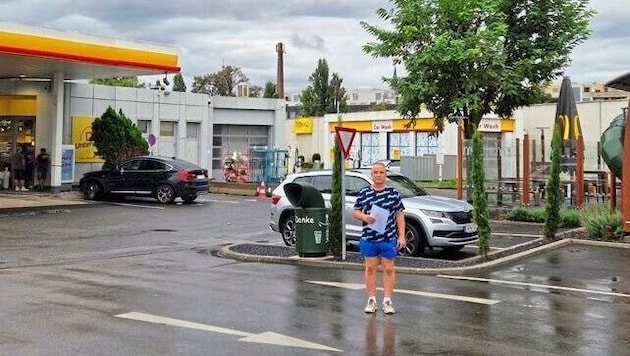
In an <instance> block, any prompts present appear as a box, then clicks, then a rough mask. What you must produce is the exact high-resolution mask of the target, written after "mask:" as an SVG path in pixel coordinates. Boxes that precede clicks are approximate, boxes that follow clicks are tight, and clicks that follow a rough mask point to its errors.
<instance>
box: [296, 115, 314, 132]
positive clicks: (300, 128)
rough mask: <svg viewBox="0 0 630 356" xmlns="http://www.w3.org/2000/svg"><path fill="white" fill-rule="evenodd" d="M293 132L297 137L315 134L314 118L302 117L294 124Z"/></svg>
mask: <svg viewBox="0 0 630 356" xmlns="http://www.w3.org/2000/svg"><path fill="white" fill-rule="evenodd" d="M293 132H295V134H296V135H304V134H311V133H313V118H312V117H301V118H298V119H295V121H294V122H293Z"/></svg>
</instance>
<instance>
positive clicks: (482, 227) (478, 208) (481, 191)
mask: <svg viewBox="0 0 630 356" xmlns="http://www.w3.org/2000/svg"><path fill="white" fill-rule="evenodd" d="M485 177H486V175H485V170H484V167H483V135H482V134H481V132H480V131H479V130H475V133H474V134H473V137H472V180H473V219H474V220H475V223H476V224H477V229H478V230H477V231H478V235H479V243H478V247H479V254H480V255H482V256H483V257H488V252H489V251H490V232H491V231H490V218H489V216H488V198H487V197H486V189H485V187H484V182H485V179H486V178H485Z"/></svg>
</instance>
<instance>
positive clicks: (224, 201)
mask: <svg viewBox="0 0 630 356" xmlns="http://www.w3.org/2000/svg"><path fill="white" fill-rule="evenodd" d="M202 201H210V202H213V203H227V204H238V203H239V202H237V201H234V200H218V199H203V200H202Z"/></svg>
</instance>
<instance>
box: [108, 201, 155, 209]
mask: <svg viewBox="0 0 630 356" xmlns="http://www.w3.org/2000/svg"><path fill="white" fill-rule="evenodd" d="M109 204H111V205H120V206H129V207H132V208H144V209H159V210H164V209H166V208H165V207H163V206H151V205H140V204H129V203H109Z"/></svg>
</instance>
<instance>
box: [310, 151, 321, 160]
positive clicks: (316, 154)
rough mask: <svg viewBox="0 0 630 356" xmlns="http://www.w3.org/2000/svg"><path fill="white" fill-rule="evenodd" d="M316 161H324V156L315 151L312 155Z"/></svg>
mask: <svg viewBox="0 0 630 356" xmlns="http://www.w3.org/2000/svg"><path fill="white" fill-rule="evenodd" d="M315 161H320V162H321V161H322V156H321V155H320V154H319V153H313V156H311V162H315Z"/></svg>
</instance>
